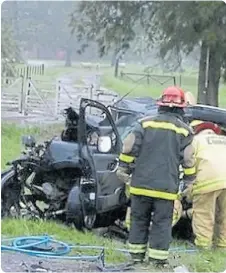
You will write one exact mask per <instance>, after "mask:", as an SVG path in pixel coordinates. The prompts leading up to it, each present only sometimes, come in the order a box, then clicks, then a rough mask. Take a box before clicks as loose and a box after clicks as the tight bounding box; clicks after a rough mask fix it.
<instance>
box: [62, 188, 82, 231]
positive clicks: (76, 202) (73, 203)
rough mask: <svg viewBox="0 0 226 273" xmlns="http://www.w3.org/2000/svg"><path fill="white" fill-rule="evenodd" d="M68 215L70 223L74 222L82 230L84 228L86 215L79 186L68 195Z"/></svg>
mask: <svg viewBox="0 0 226 273" xmlns="http://www.w3.org/2000/svg"><path fill="white" fill-rule="evenodd" d="M66 217H67V222H68V223H72V224H73V225H74V226H75V228H76V229H78V230H80V231H82V230H83V228H84V216H83V210H82V202H81V198H80V189H79V187H78V186H75V187H73V188H72V190H71V191H70V193H69V195H68V199H67V204H66Z"/></svg>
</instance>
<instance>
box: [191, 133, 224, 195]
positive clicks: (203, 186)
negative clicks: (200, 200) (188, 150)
mask: <svg viewBox="0 0 226 273" xmlns="http://www.w3.org/2000/svg"><path fill="white" fill-rule="evenodd" d="M192 145H193V147H194V152H195V158H196V165H195V167H196V171H197V177H196V181H195V183H194V185H193V189H192V194H193V195H196V194H204V193H209V192H212V191H217V190H221V189H226V136H220V135H216V134H201V133H200V134H198V135H197V136H195V137H194V140H193V144H192Z"/></svg>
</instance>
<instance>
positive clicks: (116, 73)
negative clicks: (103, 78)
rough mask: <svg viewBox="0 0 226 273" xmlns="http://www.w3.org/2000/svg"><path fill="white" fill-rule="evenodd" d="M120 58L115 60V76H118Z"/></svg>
mask: <svg viewBox="0 0 226 273" xmlns="http://www.w3.org/2000/svg"><path fill="white" fill-rule="evenodd" d="M118 67H119V58H117V59H116V60H115V77H116V78H117V77H118Z"/></svg>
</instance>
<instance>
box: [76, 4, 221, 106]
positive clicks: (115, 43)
mask: <svg viewBox="0 0 226 273" xmlns="http://www.w3.org/2000/svg"><path fill="white" fill-rule="evenodd" d="M77 11H79V13H80V14H81V18H79V21H78V20H76V19H75V18H76V14H77V13H76V12H77ZM77 11H75V12H73V14H72V18H71V27H72V30H73V31H75V30H76V33H77V36H78V37H80V38H81V37H83V39H84V38H86V39H87V43H89V41H91V40H92V41H96V42H97V43H98V45H99V50H100V52H101V53H102V54H106V52H108V51H109V50H110V49H113V50H114V49H116V48H119V49H120V48H121V46H120V45H121V44H122V41H126V43H127V44H128V47H127V48H129V47H130V46H131V43H132V42H133V41H134V39H135V38H136V37H137V36H138V35H139V34H140V29H141V27H142V29H143V31H144V32H145V34H146V35H147V37H148V43H147V46H148V47H149V46H150V45H155V46H156V45H157V46H158V47H159V53H160V55H161V57H162V58H164V59H165V60H166V61H167V59H168V60H169V57H170V59H171V62H172V59H174V60H175V59H176V62H175V64H176V65H178V64H180V63H181V55H180V53H181V52H183V53H184V54H187V55H188V54H190V53H191V52H192V51H193V50H194V49H197V47H198V46H199V47H200V62H199V80H198V101H199V102H200V103H205V104H211V105H218V88H219V80H220V71H221V67H222V66H223V64H224V62H225V61H224V59H223V56H224V54H225V52H226V5H225V4H224V3H223V2H202V1H201V2H197V1H189V2H171V1H161V2H160V1H158V2H151V1H148V2H144V1H136V2H124V1H113V2H112V1H105V2H99V1H97V2H91V3H90V2H88V3H87V2H85V1H84V2H82V3H79V8H78V10H77ZM172 56H176V58H175V57H174V58H172Z"/></svg>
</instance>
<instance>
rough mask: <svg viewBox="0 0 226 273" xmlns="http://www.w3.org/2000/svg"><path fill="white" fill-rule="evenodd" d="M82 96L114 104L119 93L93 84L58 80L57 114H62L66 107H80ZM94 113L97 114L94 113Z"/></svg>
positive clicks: (105, 103) (106, 103)
mask: <svg viewBox="0 0 226 273" xmlns="http://www.w3.org/2000/svg"><path fill="white" fill-rule="evenodd" d="M81 98H89V99H93V100H98V101H99V102H101V103H103V104H104V105H106V106H108V105H111V104H113V103H114V102H115V101H116V100H117V99H118V95H117V94H115V93H114V92H109V90H107V89H102V90H96V88H95V86H94V85H93V84H90V85H77V84H76V85H73V84H71V83H67V82H63V81H58V84H57V100H56V107H55V109H56V112H55V114H56V116H59V115H61V113H62V111H63V109H65V108H66V107H70V106H71V107H73V108H75V109H76V110H78V109H79V105H80V100H81ZM92 114H97V113H93V112H92Z"/></svg>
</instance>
